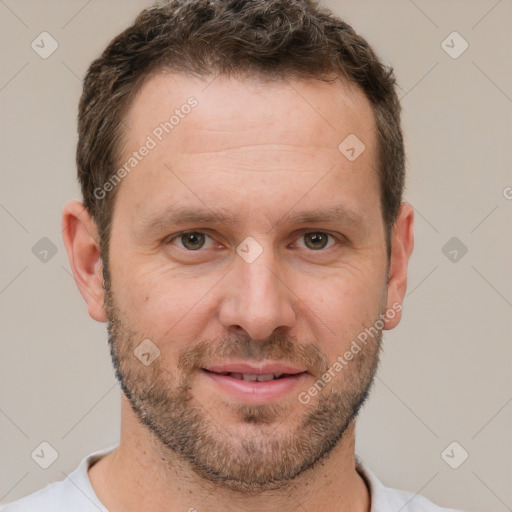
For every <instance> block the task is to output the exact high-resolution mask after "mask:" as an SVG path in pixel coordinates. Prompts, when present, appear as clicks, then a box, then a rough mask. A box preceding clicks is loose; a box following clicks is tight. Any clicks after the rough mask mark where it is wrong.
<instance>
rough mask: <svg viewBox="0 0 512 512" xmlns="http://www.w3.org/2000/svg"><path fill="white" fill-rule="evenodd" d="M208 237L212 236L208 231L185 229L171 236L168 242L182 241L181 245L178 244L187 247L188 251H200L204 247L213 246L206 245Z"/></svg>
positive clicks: (183, 247)
mask: <svg viewBox="0 0 512 512" xmlns="http://www.w3.org/2000/svg"><path fill="white" fill-rule="evenodd" d="M207 238H210V236H209V235H207V234H206V233H202V232H201V231H184V232H183V233H179V234H177V235H175V236H173V237H172V238H170V239H169V240H168V241H167V243H169V244H172V243H174V241H175V240H176V241H178V242H181V245H178V244H176V245H178V247H181V248H182V249H186V250H187V251H198V250H199V249H203V248H206V249H208V248H211V247H205V241H206V239H207ZM210 239H211V238H210Z"/></svg>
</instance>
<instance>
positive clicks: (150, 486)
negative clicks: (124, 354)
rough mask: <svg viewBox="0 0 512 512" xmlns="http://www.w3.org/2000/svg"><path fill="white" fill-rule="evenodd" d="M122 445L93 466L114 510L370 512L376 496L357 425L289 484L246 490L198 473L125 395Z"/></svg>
mask: <svg viewBox="0 0 512 512" xmlns="http://www.w3.org/2000/svg"><path fill="white" fill-rule="evenodd" d="M121 424H122V427H121V442H120V445H119V447H118V448H117V449H116V450H114V451H113V452H111V453H110V454H108V455H106V456H105V457H103V458H102V459H101V460H99V461H98V462H97V463H96V464H94V465H93V466H92V467H91V468H90V470H89V478H90V480H91V484H92V486H93V488H94V490H95V492H96V494H97V496H98V498H99V499H100V501H101V502H102V503H103V504H104V505H105V506H106V507H107V508H108V509H109V510H110V511H111V512H118V511H121V510H122V511H124V512H132V511H137V512H146V511H147V512H149V511H154V510H187V511H191V512H194V511H201V510H205V509H207V510H212V511H215V510H219V511H220V510H222V511H223V512H231V511H235V510H236V511H238V512H239V511H240V510H251V511H255V512H256V511H263V510H266V511H268V510H288V511H290V512H292V511H293V512H299V511H304V510H308V511H309V512H324V511H325V512H327V511H331V512H332V511H337V510H339V511H342V510H343V511H347V512H348V511H350V512H369V511H370V495H369V491H368V489H367V487H366V484H365V482H364V480H363V478H362V477H361V476H360V475H359V473H357V471H356V469H355V455H354V449H355V423H354V422H353V423H352V424H351V425H350V426H349V427H348V428H347V430H346V431H345V433H344V435H343V438H342V439H341V440H340V442H339V443H338V445H337V446H336V447H335V448H334V449H333V450H332V452H331V453H330V455H329V456H328V457H327V458H326V459H324V460H323V461H320V462H319V463H317V464H316V465H315V466H314V467H313V468H311V469H310V470H307V471H305V472H304V473H302V474H301V475H300V476H298V477H297V478H295V479H294V480H293V481H292V482H290V484H289V485H287V486H286V487H285V488H282V489H278V490H271V491H262V492H258V493H251V494H247V493H242V492H237V491H233V490H230V489H226V488H224V487H218V486H216V485H215V484H213V483H212V482H210V481H206V480H205V479H204V478H202V477H201V476H199V475H197V474H196V473H195V472H194V471H193V470H192V469H191V467H190V466H189V464H188V463H187V462H184V461H182V460H181V459H180V458H179V456H177V455H175V454H174V453H172V452H169V451H168V450H167V449H166V448H165V447H162V445H161V444H160V443H159V442H158V441H157V440H156V439H155V438H154V437H153V436H152V434H151V433H150V432H149V431H148V429H147V428H146V427H145V426H143V425H141V424H140V423H139V421H138V419H137V417H136V416H135V414H134V413H133V411H132V409H131V407H130V405H129V403H128V401H127V400H126V398H125V397H124V396H123V397H122V422H121Z"/></svg>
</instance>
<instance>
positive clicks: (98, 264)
mask: <svg viewBox="0 0 512 512" xmlns="http://www.w3.org/2000/svg"><path fill="white" fill-rule="evenodd" d="M62 238H63V239H64V245H65V246H66V252H67V253H68V258H69V263H70V265H71V269H72V271H73V276H74V277H75V281H76V284H77V286H78V289H79V290H80V293H81V294H82V297H83V298H84V299H85V302H87V306H88V310H89V315H90V316H91V317H92V318H93V319H94V320H96V321H98V322H106V321H107V315H106V313H105V308H104V290H103V282H104V280H103V267H102V265H103V264H102V261H101V258H100V248H99V244H98V230H97V227H96V223H95V222H94V221H93V220H92V218H91V216H90V215H89V213H88V211H87V210H86V208H85V207H84V205H83V204H82V203H80V202H78V201H71V202H69V203H67V204H66V205H64V209H63V211H62Z"/></svg>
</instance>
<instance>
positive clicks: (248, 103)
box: [126, 71, 375, 152]
mask: <svg viewBox="0 0 512 512" xmlns="http://www.w3.org/2000/svg"><path fill="white" fill-rule="evenodd" d="M191 98H193V100H191ZM191 101H194V102H195V103H196V104H197V107H194V108H193V110H192V112H191V114H192V115H190V116H188V115H187V114H185V118H186V122H185V118H183V117H182V116H183V113H182V112H180V110H187V111H188V110H189V109H188V107H186V105H187V102H191ZM173 114H175V118H176V115H177V116H179V122H178V123H176V124H175V125H174V126H173V129H172V132H173V133H172V137H170V138H173V139H179V143H180V147H181V148H182V150H183V152H208V151H210V150H213V151H218V150H219V143H221V144H222V143H224V144H228V143H229V142H230V140H229V138H226V134H228V133H230V132H231V133H232V134H233V138H235V137H236V138H237V140H238V142H241V143H245V142H247V143H267V144H271V143H282V144H287V143H289V144H292V145H300V144H306V145H309V143H311V142H312V139H314V142H315V143H316V144H318V143H319V142H321V143H322V144H323V145H325V146H328V147H331V148H332V147H334V148H337V147H338V145H339V143H340V136H342V135H343V134H344V133H345V134H348V133H347V132H349V131H350V130H352V131H353V132H357V133H358V135H359V137H360V138H362V139H366V140H365V142H368V143H369V144H371V142H372V141H373V133H372V132H374V131H375V130H374V128H375V120H374V114H373V110H372V108H371V105H370V103H369V101H368V99H367V98H366V96H365V95H364V94H363V92H362V91H361V90H360V89H358V88H357V87H356V86H355V85H349V84H347V83H346V82H341V81H340V80H338V81H336V82H335V83H333V84H331V83H326V82H323V81H320V80H314V79H307V80H306V79H304V80H283V81H279V82H270V81H268V80H263V79H255V78H233V77H227V76H222V75H220V76H208V77H192V76H185V75H181V74H176V73H170V72H165V71H161V72H159V73H157V74H156V75H154V76H151V77H150V78H148V79H147V80H146V81H145V83H144V84H143V86H142V87H141V88H140V90H139V91H138V93H137V95H136V96H135V98H134V99H133V101H132V105H131V107H130V109H129V110H128V113H127V116H126V125H127V126H128V127H129V128H128V135H129V139H128V140H129V141H130V142H136V140H137V139H140V138H141V137H143V136H144V135H147V134H150V133H152V132H153V131H154V130H155V128H157V127H158V126H159V124H160V123H162V122H165V121H169V120H170V118H171V117H172V115H173ZM176 121H177V119H174V120H173V122H176ZM178 124H181V125H182V126H181V128H180V129H179V130H178V129H177V128H178ZM174 128H176V129H174ZM269 128H271V130H269ZM191 131H194V132H196V135H197V136H189V135H191V133H190V132H191ZM201 132H205V133H206V132H208V137H201V136H200V135H201ZM205 133H204V134H205ZM164 135H166V133H165V134H164ZM180 135H182V136H181V137H180ZM277 136H279V138H278V139H276V137H277ZM229 147H230V146H227V148H229Z"/></svg>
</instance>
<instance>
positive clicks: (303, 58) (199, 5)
mask: <svg viewBox="0 0 512 512" xmlns="http://www.w3.org/2000/svg"><path fill="white" fill-rule="evenodd" d="M162 69H169V70H172V71H175V72H179V73H187V74H196V75H199V76H208V75H216V74H226V75H230V76H242V75H243V76H248V77H258V78H264V79H268V80H276V81H279V80H284V79H288V78H291V79H293V78H316V79H318V80H322V81H327V82H332V81H333V80H335V79H336V78H344V79H346V80H348V82H350V83H351V84H355V85H357V86H358V87H359V88H360V89H361V90H362V91H363V92H364V94H365V95H366V97H367V98H368V100H369V101H370V103H371V105H372V107H373V111H374V114H375V118H376V129H377V135H378V145H379V147H378V169H377V172H378V173H379V178H380V184H381V205H382V215H383V221H384V226H385V228H386V231H387V244H388V255H389V251H390V234H391V230H392V227H393V225H394V222H395V220H396V218H397V216H398V212H399V209H400V203H401V200H402V192H403V188H404V179H405V158H404V147H403V139H402V132H401V128H400V104H399V101H398V97H397V94H396V91H395V78H394V75H393V70H392V68H390V67H386V66H385V65H383V64H382V63H381V62H380V60H379V59H378V57H377V56H376V54H375V53H374V51H373V50H372V48H371V47H370V46H369V44H368V43H367V42H366V40H365V39H364V38H362V37H361V36H360V35H358V34H356V32H355V31H354V29H352V27H350V26H349V25H347V24H346V23H345V22H343V21H342V20H340V19H339V18H337V17H335V16H334V15H333V14H332V13H331V12H330V11H328V10H327V9H325V8H322V7H320V6H319V5H318V4H317V3H316V2H315V1H314V0H171V1H170V2H167V3H165V4H164V5H155V6H153V7H150V8H148V9H145V10H144V11H142V12H141V13H140V14H139V16H138V17H137V18H136V19H135V21H134V23H133V24H132V25H131V26H130V27H128V28H127V29H126V30H124V31H123V32H122V33H121V34H119V35H118V36H117V37H116V38H114V39H113V40H112V41H111V42H110V44H109V45H108V47H107V48H106V49H105V51H104V52H103V54H102V55H101V57H99V58H98V59H96V60H95V61H94V62H93V63H92V64H91V66H90V68H89V70H88V72H87V75H86V77H85V80H84V87H83V93H82V97H81V99H80V105H79V115H78V134H79V139H78V146H77V153H76V162H77V167H78V179H79V181H80V185H81V188H82V193H83V198H84V205H85V207H86V208H87V210H88V212H89V213H90V215H91V217H92V218H93V220H94V221H95V223H96V225H97V227H98V232H99V238H100V249H101V253H102V259H103V262H104V272H105V271H106V269H105V266H107V267H108V241H109V235H110V225H111V218H112V213H113V205H114V200H115V195H116V191H117V188H118V187H114V188H113V189H112V191H111V192H109V193H108V194H104V197H101V196H100V197H98V196H99V194H98V192H97V191H98V190H100V189H101V188H102V187H103V186H104V184H105V183H106V182H107V181H109V180H110V179H112V176H113V175H114V173H115V172H116V170H117V168H118V166H119V162H120V157H121V147H122V142H123V139H122V137H123V130H122V124H123V121H124V116H125V115H126V112H127V110H128V108H129V106H130V104H131V102H132V100H133V98H134V96H135V94H136V93H137V91H138V90H139V89H140V87H141V85H142V84H143V82H144V81H145V80H147V79H148V78H149V77H150V76H151V75H152V74H154V73H156V72H158V71H160V70H162ZM102 195H103V194H102Z"/></svg>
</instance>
